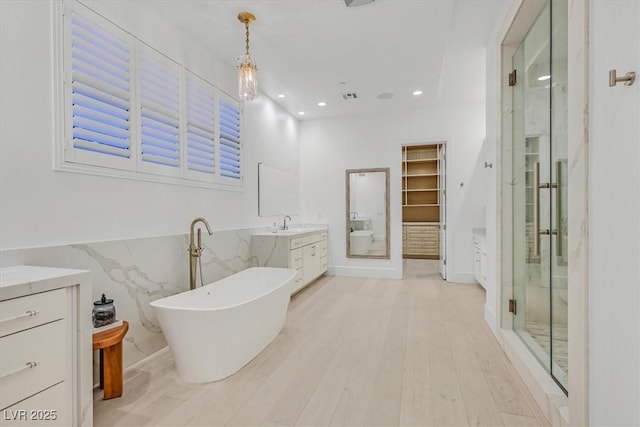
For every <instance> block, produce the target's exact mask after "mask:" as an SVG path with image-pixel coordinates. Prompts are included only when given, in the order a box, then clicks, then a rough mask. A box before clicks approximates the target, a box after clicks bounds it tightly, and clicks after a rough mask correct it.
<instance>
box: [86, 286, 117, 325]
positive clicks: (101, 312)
mask: <svg viewBox="0 0 640 427" xmlns="http://www.w3.org/2000/svg"><path fill="white" fill-rule="evenodd" d="M92 317H93V327H94V328H99V327H101V326H105V325H109V324H111V323H113V322H114V321H115V320H116V307H115V306H114V305H113V300H112V299H107V297H105V296H104V294H102V298H100V299H99V300H98V301H95V302H94V303H93V315H92Z"/></svg>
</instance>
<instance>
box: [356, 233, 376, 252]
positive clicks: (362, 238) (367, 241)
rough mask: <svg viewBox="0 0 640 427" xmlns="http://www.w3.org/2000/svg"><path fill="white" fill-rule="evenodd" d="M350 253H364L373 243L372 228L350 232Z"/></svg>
mask: <svg viewBox="0 0 640 427" xmlns="http://www.w3.org/2000/svg"><path fill="white" fill-rule="evenodd" d="M350 239H351V242H350V245H351V254H352V255H366V254H367V253H368V252H369V249H370V248H371V243H373V231H372V230H354V231H352V232H351V237H350Z"/></svg>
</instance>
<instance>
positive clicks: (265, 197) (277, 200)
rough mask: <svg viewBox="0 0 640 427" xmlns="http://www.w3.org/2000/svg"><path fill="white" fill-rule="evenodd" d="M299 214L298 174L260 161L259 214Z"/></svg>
mask: <svg viewBox="0 0 640 427" xmlns="http://www.w3.org/2000/svg"><path fill="white" fill-rule="evenodd" d="M297 214H298V174H297V173H293V172H289V171H286V170H282V169H278V168H276V167H273V166H269V165H266V164H264V163H258V215H259V216H263V217H264V216H278V217H280V216H283V215H297Z"/></svg>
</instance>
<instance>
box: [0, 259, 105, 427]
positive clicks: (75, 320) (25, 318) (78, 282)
mask: <svg viewBox="0 0 640 427" xmlns="http://www.w3.org/2000/svg"><path fill="white" fill-rule="evenodd" d="M90 313H91V284H90V281H89V273H88V272H84V271H80V270H69V269H58V268H50V267H32V266H15V267H7V268H2V269H0V409H1V410H2V422H0V424H1V425H2V426H13V425H18V426H30V425H47V426H65V427H67V426H91V425H92V424H93V409H92V382H91V377H92V375H91V365H92V361H91V359H92V351H91V317H90Z"/></svg>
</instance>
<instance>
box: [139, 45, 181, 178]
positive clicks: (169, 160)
mask: <svg viewBox="0 0 640 427" xmlns="http://www.w3.org/2000/svg"><path fill="white" fill-rule="evenodd" d="M138 82H139V99H140V116H139V117H140V169H141V170H142V171H144V172H151V173H158V174H162V175H174V176H177V175H180V155H181V154H180V72H179V69H178V67H177V65H176V64H175V63H173V62H172V61H170V60H169V59H168V58H166V57H164V56H162V55H161V54H159V53H158V52H156V51H153V50H152V49H150V48H141V49H139V50H138Z"/></svg>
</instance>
